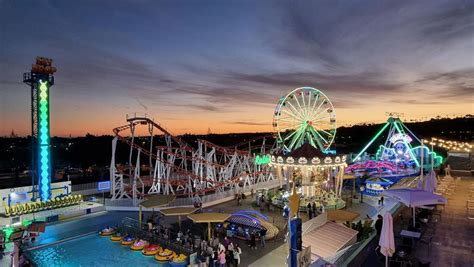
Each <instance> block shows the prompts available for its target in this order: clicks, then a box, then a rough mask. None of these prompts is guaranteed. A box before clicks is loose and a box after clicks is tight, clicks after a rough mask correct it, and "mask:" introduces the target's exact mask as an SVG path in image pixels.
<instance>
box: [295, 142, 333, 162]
mask: <svg viewBox="0 0 474 267" xmlns="http://www.w3.org/2000/svg"><path fill="white" fill-rule="evenodd" d="M286 156H288V157H293V158H301V157H304V158H314V157H318V158H324V157H326V155H325V154H324V153H323V152H321V150H319V149H317V148H316V147H314V146H312V145H310V144H309V143H304V144H303V145H302V146H300V147H298V148H297V149H295V150H293V151H291V152H290V153H289V154H288V155H286Z"/></svg>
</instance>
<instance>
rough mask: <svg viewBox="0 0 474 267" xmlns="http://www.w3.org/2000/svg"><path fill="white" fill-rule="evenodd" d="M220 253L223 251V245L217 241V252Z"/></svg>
mask: <svg viewBox="0 0 474 267" xmlns="http://www.w3.org/2000/svg"><path fill="white" fill-rule="evenodd" d="M221 253H225V246H224V245H223V244H222V243H221V242H219V246H218V254H219V255H220V254H221Z"/></svg>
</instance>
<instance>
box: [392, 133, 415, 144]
mask: <svg viewBox="0 0 474 267" xmlns="http://www.w3.org/2000/svg"><path fill="white" fill-rule="evenodd" d="M389 140H390V143H392V144H395V143H396V142H399V141H405V142H407V143H411V142H412V141H413V139H412V138H411V137H410V136H408V135H407V134H400V133H396V134H394V135H392V136H391V137H390V139H389Z"/></svg>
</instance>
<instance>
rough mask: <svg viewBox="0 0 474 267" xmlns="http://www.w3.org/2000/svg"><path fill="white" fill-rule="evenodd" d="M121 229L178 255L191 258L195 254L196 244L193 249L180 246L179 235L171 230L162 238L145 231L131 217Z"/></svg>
mask: <svg viewBox="0 0 474 267" xmlns="http://www.w3.org/2000/svg"><path fill="white" fill-rule="evenodd" d="M119 228H120V230H121V232H122V233H128V234H132V235H134V236H135V237H138V238H141V239H146V240H148V241H149V242H151V243H153V244H158V245H160V246H161V247H163V248H168V249H171V250H173V251H174V252H176V253H177V254H179V253H183V254H186V255H188V256H189V255H190V254H192V253H193V252H194V244H193V248H186V247H185V246H183V245H181V244H179V243H178V242H177V241H176V240H177V237H178V233H177V232H175V231H172V230H170V229H168V230H167V234H166V235H165V237H162V236H161V235H160V234H156V233H153V232H149V231H146V230H143V227H141V226H140V224H139V222H138V221H137V220H135V219H132V218H129V217H126V218H124V219H122V225H121V226H119ZM198 240H199V241H200V238H198Z"/></svg>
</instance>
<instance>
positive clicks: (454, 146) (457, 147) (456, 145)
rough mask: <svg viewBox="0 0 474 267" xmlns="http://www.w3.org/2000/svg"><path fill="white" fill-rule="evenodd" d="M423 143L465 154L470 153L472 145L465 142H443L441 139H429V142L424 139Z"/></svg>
mask: <svg viewBox="0 0 474 267" xmlns="http://www.w3.org/2000/svg"><path fill="white" fill-rule="evenodd" d="M423 143H425V144H428V145H431V146H436V147H440V148H443V149H446V150H453V151H465V152H471V151H472V145H471V144H469V143H467V142H458V141H452V140H444V139H441V138H436V137H431V140H427V139H425V140H423Z"/></svg>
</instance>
